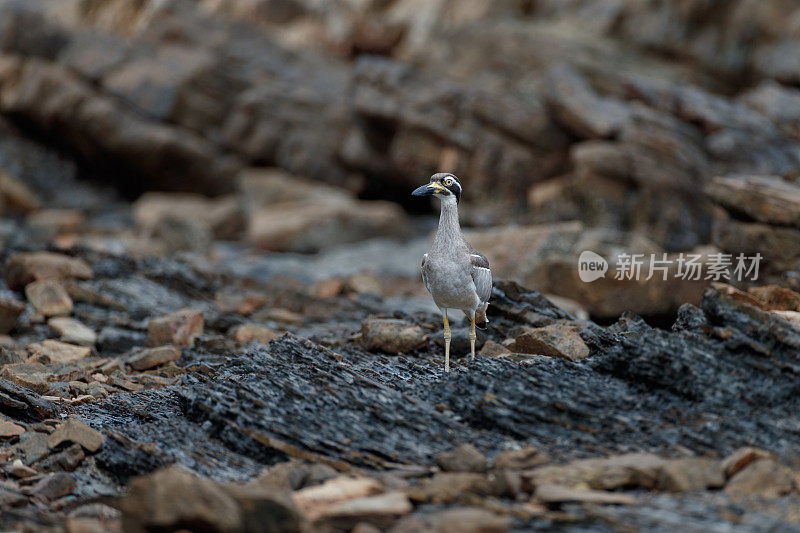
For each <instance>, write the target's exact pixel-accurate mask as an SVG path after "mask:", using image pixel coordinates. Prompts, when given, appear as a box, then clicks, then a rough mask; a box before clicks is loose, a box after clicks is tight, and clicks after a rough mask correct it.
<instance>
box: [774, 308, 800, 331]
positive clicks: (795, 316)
mask: <svg viewBox="0 0 800 533" xmlns="http://www.w3.org/2000/svg"><path fill="white" fill-rule="evenodd" d="M773 313H774V314H776V315H778V316H779V317H781V318H783V319H784V320H786V321H788V322H789V323H790V324H792V325H793V326H794V327H796V328H798V329H800V312H797V311H773Z"/></svg>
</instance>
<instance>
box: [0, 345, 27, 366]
mask: <svg viewBox="0 0 800 533" xmlns="http://www.w3.org/2000/svg"><path fill="white" fill-rule="evenodd" d="M24 361H25V359H24V358H23V356H22V354H21V353H20V352H18V351H16V350H12V349H9V348H7V347H5V346H2V347H0V365H8V364H13V363H22V362H24Z"/></svg>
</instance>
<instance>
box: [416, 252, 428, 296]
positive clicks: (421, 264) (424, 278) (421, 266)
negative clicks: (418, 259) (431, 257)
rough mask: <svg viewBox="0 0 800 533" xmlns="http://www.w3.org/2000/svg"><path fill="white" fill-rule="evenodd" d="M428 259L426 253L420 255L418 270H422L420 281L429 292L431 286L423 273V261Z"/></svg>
mask: <svg viewBox="0 0 800 533" xmlns="http://www.w3.org/2000/svg"><path fill="white" fill-rule="evenodd" d="M427 260H428V254H425V255H423V256H422V263H420V264H419V270H420V272H422V283H424V284H425V288H426V289H428V292H431V286H430V285H428V276H426V275H425V261H427Z"/></svg>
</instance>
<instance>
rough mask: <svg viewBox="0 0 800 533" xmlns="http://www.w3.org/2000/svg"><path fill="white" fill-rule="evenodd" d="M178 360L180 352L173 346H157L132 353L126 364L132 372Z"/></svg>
mask: <svg viewBox="0 0 800 533" xmlns="http://www.w3.org/2000/svg"><path fill="white" fill-rule="evenodd" d="M180 358H181V351H180V350H179V349H177V348H175V347H174V346H159V347H158V348H145V349H144V350H140V351H138V352H136V353H134V354H133V355H132V356H131V357H130V358H129V359H128V364H129V365H131V367H133V369H134V370H148V369H150V368H155V367H157V366H160V365H163V364H165V363H169V362H170V361H177V360H178V359H180Z"/></svg>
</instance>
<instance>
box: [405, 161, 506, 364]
mask: <svg viewBox="0 0 800 533" xmlns="http://www.w3.org/2000/svg"><path fill="white" fill-rule="evenodd" d="M414 194H415V195H417V196H422V195H431V194H432V195H435V196H437V197H438V198H439V199H440V200H441V201H442V210H441V214H440V216H439V227H438V229H437V230H436V236H435V237H434V239H433V244H432V245H431V248H430V250H429V251H428V253H427V254H425V255H424V256H423V258H422V264H421V265H420V269H421V271H422V281H423V283H425V287H426V288H427V289H428V292H430V294H431V297H432V298H433V301H434V302H435V303H436V305H437V306H438V307H439V309H440V310H441V312H442V315H443V316H444V323H445V361H446V363H445V364H446V368H447V364H448V362H447V361H448V360H449V338H448V337H449V335H450V328H449V324H448V322H447V318H446V316H447V310H448V309H460V310H462V311H463V312H464V313H465V314H466V315H467V317H469V318H470V321H471V327H470V340H471V345H472V356H473V357H474V355H475V348H474V344H475V331H474V330H475V322H476V321H477V322H486V308H487V306H488V302H489V297H490V296H491V294H492V272H491V270H490V269H489V261H488V260H487V259H486V257H485V256H484V255H483V254H481V253H480V252H478V251H477V250H476V249H475V248H473V247H472V246H471V245H470V244H469V243H468V242H467V241H466V240H465V239H464V236H463V235H462V234H461V225H460V223H459V220H458V200H459V198H460V196H461V184H460V183H459V182H458V179H457V178H456V177H455V176H453V175H452V174H447V173H441V174H434V175H433V176H432V177H431V181H430V183H429V184H428V185H427V186H422V187H420V188H419V189H417V190H416V191H414Z"/></svg>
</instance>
